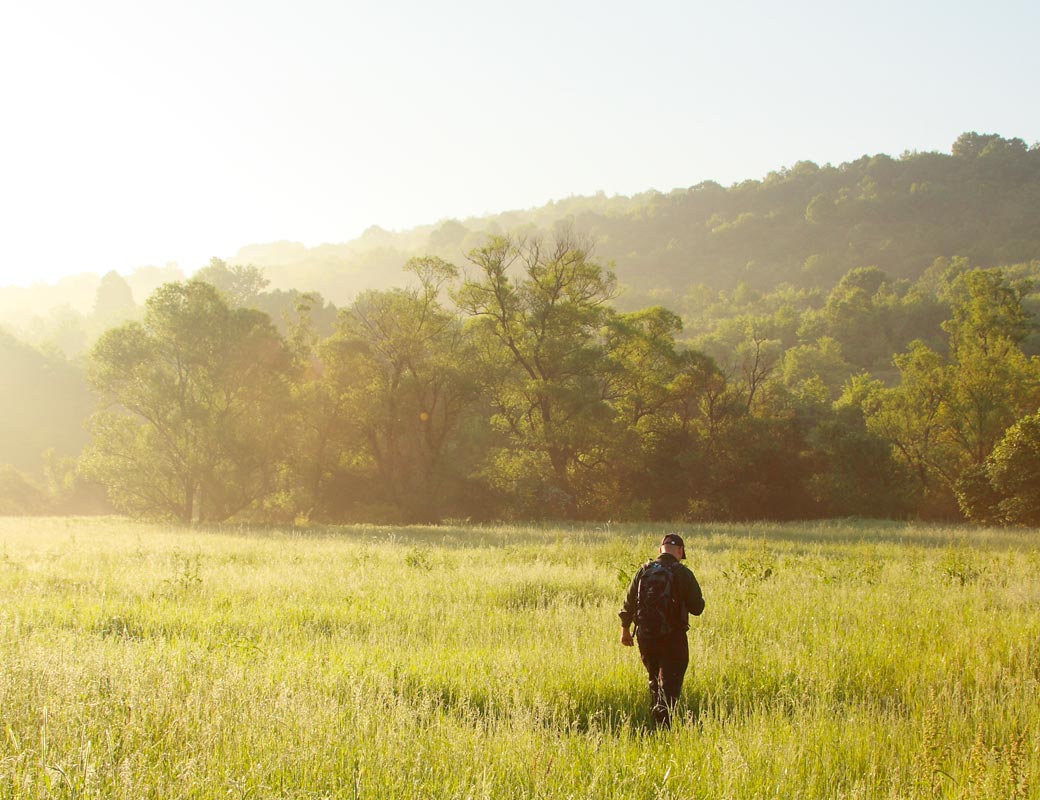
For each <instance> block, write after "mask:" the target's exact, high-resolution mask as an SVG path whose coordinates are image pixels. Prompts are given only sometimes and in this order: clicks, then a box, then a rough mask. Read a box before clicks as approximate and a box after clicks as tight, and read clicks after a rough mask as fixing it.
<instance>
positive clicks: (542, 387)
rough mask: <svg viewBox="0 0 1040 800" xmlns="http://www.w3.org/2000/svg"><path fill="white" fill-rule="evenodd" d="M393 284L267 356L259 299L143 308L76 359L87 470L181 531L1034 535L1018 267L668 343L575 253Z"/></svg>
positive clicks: (305, 315)
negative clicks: (899, 530) (303, 527)
mask: <svg viewBox="0 0 1040 800" xmlns="http://www.w3.org/2000/svg"><path fill="white" fill-rule="evenodd" d="M408 270H409V272H410V273H411V275H412V282H411V285H410V288H404V289H392V290H385V291H375V290H373V291H369V292H366V293H364V294H362V295H360V296H359V297H358V298H357V299H356V300H355V301H354V302H353V303H352V304H351V305H350V306H348V307H347V308H344V309H342V310H341V311H340V312H339V315H338V317H337V320H336V323H335V326H334V329H333V331H332V333H331V334H329V335H327V336H323V335H322V334H321V333H319V332H318V330H317V329H316V328H315V326H314V324H313V320H312V318H311V316H310V311H309V308H310V307H309V306H308V305H307V304H306V303H300V304H298V310H297V318H296V320H295V321H294V322H293V323H292V324H291V325H290V326H289V328H288V333H287V335H286V336H284V337H283V336H282V335H281V334H279V333H278V331H277V330H276V329H275V328H274V326H273V325H272V324H271V323H270V322H269V320H268V318H267V316H266V315H264V314H263V313H262V312H259V311H256V310H250V309H248V308H246V307H244V306H248V305H250V304H253V303H254V301H255V300H256V297H257V296H259V295H258V294H257V292H256V291H253V292H249V293H245V294H240V295H238V296H236V295H235V294H234V292H232V291H230V290H229V289H227V288H225V291H224V293H221V292H219V291H218V290H216V289H215V288H213V287H212V286H211V285H210V284H207V283H205V282H203V281H200V280H193V281H190V282H187V283H174V284H167V285H166V286H164V287H162V288H161V289H160V290H159V291H157V292H156V293H155V294H154V295H153V296H152V297H151V298H150V299H149V301H148V309H147V312H146V314H145V317H144V321H143V323H136V322H130V323H126V324H125V325H123V326H120V327H116V328H113V329H112V330H110V331H109V332H108V333H106V334H105V335H104V336H103V337H102V338H101V339H100V341H99V342H98V344H97V346H95V348H94V351H93V356H92V364H93V367H92V371H91V380H92V382H93V384H94V386H95V388H96V389H97V390H98V391H99V392H100V393H101V395H102V396H103V397H104V398H106V401H107V403H108V405H109V409H108V410H106V411H103V412H100V413H98V414H96V415H95V417H94V418H93V422H92V430H93V433H94V438H93V440H92V443H91V446H90V448H88V450H87V453H86V457H85V459H84V461H83V471H84V472H85V473H86V474H87V475H89V476H90V477H91V478H93V479H94V480H96V481H98V482H100V483H103V484H105V485H107V486H108V489H109V496H110V498H111V500H112V502H114V503H115V504H116V505H117V507H119V508H121V509H122V510H124V511H127V512H129V513H135V514H140V515H145V516H160V517H171V518H175V519H179V520H182V521H190V520H192V519H198V520H214V521H215V520H221V519H226V518H228V517H231V516H237V517H240V518H251V519H264V520H279V519H301V518H307V519H314V520H327V521H328V520H343V519H364V520H373V519H375V520H401V521H429V520H438V519H443V518H445V517H457V518H459V517H467V518H475V519H499V518H518V519H531V518H579V519H700V518H714V519H719V518H724V519H748V518H781V519H792V518H807V517H818V516H852V515H857V516H896V517H899V516H908V515H918V516H924V517H938V518H954V517H960V516H961V515H962V514H964V515H967V516H969V517H971V518H973V519H979V520H982V521H1005V522H1029V521H1031V520H1032V519H1033V516H1031V515H1035V510H1034V509H1033V505H1035V504H1034V503H1033V502H1032V501H1031V500H1030V497H1031V496H1032V494H1033V487H1034V478H1033V477H1031V476H1032V472H1029V469H1030V468H1031V467H1030V464H1031V461H1030V458H1033V459H1034V460H1035V455H1033V456H1030V455H1029V453H1030V452H1031V451H1029V449H1028V448H1029V446H1030V442H1034V440H1035V431H1034V430H1033V427H1030V425H1031V424H1032V423H1031V419H1030V415H1034V414H1035V413H1036V409H1037V408H1038V406H1040V359H1038V358H1037V357H1036V356H1033V355H1030V354H1029V353H1028V352H1027V349H1028V337H1029V334H1030V332H1031V331H1032V329H1033V318H1032V315H1031V314H1030V312H1029V311H1028V309H1027V307H1026V298H1027V297H1028V292H1029V289H1030V285H1031V284H1030V283H1029V281H1028V280H1027V278H1026V277H1025V276H1026V274H1027V273H1032V272H1035V271H1036V270H1035V268H1029V267H1023V268H1020V269H1017V270H1004V271H1002V270H992V269H990V270H983V269H972V268H971V267H970V265H968V264H967V262H965V261H964V260H963V259H961V260H957V261H953V262H938V263H937V264H936V265H934V267H933V269H932V270H930V271H929V273H928V274H927V275H926V276H925V278H924V279H923V280H922V281H918V282H916V283H914V284H910V283H908V282H906V281H902V282H900V281H893V280H892V279H890V278H889V277H888V276H887V275H886V274H885V273H884V272H882V271H881V270H878V269H876V268H870V269H857V270H852V271H850V272H849V273H848V274H847V275H845V276H844V277H843V278H842V280H841V281H839V283H838V285H837V286H836V287H835V288H834V289H833V290H832V291H831V292H830V293H829V294H828V295H827V296H826V298H824V297H822V296H820V295H818V294H815V293H805V292H797V291H793V290H790V289H786V288H784V289H781V290H779V291H777V292H773V293H770V294H766V295H762V294H758V293H756V292H754V290H752V289H750V288H743V289H741V290H740V291H738V292H735V293H733V295H726V294H725V293H723V294H721V295H718V296H716V298H715V300H714V301H713V302H712V303H710V304H706V305H704V315H703V316H702V317H701V318H700V320H696V319H695V320H693V321H692V322H693V324H692V325H691V326H690V327H689V328H688V329H687V331H686V334H687V336H688V337H689V338H688V339H687V340H685V341H684V340H682V339H681V337H682V335H683V330H684V328H683V322H682V320H681V318H680V317H679V316H677V315H676V314H675V313H673V312H672V311H669V310H667V309H665V308H662V307H659V306H658V307H648V308H644V309H641V310H638V311H631V312H622V311H619V310H617V309H616V308H615V307H613V306H612V305H611V304H610V301H611V299H612V298H613V297H614V295H615V293H616V291H617V289H616V283H615V278H614V275H613V273H612V271H611V270H609V269H607V268H606V267H604V266H603V265H602V264H601V263H600V262H598V261H597V260H595V259H594V258H593V257H592V256H591V253H590V249H589V247H588V245H587V242H584V241H583V240H582V239H581V238H580V237H578V236H576V235H575V234H573V233H567V232H562V233H560V234H559V235H558V236H557V237H555V238H554V239H552V240H546V239H539V238H533V237H527V238H525V237H513V238H506V237H494V238H491V239H489V240H488V241H487V242H486V243H485V244H484V245H483V246H482V247H479V248H476V249H474V250H472V251H471V252H470V253H469V255H468V258H467V265H466V269H465V270H464V271H463V270H460V269H459V268H457V267H456V266H454V265H452V264H450V263H448V262H446V261H443V260H442V259H440V258H437V257H433V256H431V257H426V258H419V259H413V260H412V261H410V262H409V263H408ZM232 272H234V271H229V272H227V273H226V274H224V278H227V277H228V275H230V274H231V273H232ZM237 274H238V276H239V278H243V279H244V278H256V276H255V275H253V276H249V275H248V274H246V273H245V272H243V271H242V270H239V271H238V272H237ZM926 284H930V285H931V289H930V290H928V289H927V286H926ZM893 351H895V358H894V366H895V369H894V370H893V369H892V366H891V364H892V360H891V354H892V352H893ZM886 356H887V358H886ZM1031 437H1032V438H1031ZM1034 444H1035V442H1034ZM1017 464H1023V465H1025V466H1023V467H1022V469H1023V470H1025V472H1021V470H1019V469H1018V468H1017V467H1015V466H1014V465H1017ZM1033 471H1034V472H1035V468H1033Z"/></svg>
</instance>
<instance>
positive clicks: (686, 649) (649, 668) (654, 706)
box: [638, 631, 690, 728]
mask: <svg viewBox="0 0 1040 800" xmlns="http://www.w3.org/2000/svg"><path fill="white" fill-rule="evenodd" d="M638 642H639V657H640V658H641V659H642V660H643V666H644V667H646V672H647V676H648V677H649V679H650V707H651V710H652V713H653V715H654V721H655V722H657V724H658V725H662V726H664V727H666V728H667V727H668V726H669V725H671V721H672V709H673V708H674V707H675V703H676V701H677V700H678V699H679V692H681V691H682V684H683V677H685V675H686V666H687V665H688V664H689V663H690V645H689V643H688V642H687V641H686V631H675V632H674V633H669V634H668V635H667V636H662V637H660V638H658V639H638Z"/></svg>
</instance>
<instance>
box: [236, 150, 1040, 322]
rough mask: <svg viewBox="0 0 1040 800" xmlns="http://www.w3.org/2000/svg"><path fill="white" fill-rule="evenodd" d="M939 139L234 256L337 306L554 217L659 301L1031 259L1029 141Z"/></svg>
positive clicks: (1038, 244)
mask: <svg viewBox="0 0 1040 800" xmlns="http://www.w3.org/2000/svg"><path fill="white" fill-rule="evenodd" d="M951 150H952V152H951V153H949V154H944V153H904V154H903V155H902V156H899V157H896V158H893V157H891V156H888V155H873V156H868V155H865V156H863V157H862V158H860V159H858V160H856V161H852V162H849V163H845V164H841V165H839V166H831V165H829V164H827V165H824V166H818V165H817V164H815V163H813V162H811V161H801V162H799V163H797V164H795V165H794V166H792V167H790V168H784V169H780V170H778V171H776V172H773V173H770V174H769V175H768V176H766V177H765V178H763V179H762V180H749V181H745V182H743V183H740V184H737V185H735V186H731V187H728V188H726V187H723V186H720V185H719V184H717V183H714V182H711V181H708V182H705V183H701V184H699V185H697V186H693V187H690V188H688V189H675V190H674V191H670V192H668V193H661V192H656V191H649V192H646V193H643V194H640V195H636V196H634V197H606V196H603V195H600V196H595V197H572V198H568V199H565V200H561V201H558V202H553V203H549V204H548V205H546V206H544V207H541V208H536V209H530V210H526V211H511V212H507V213H503V214H498V215H492V216H488V217H484V218H476V219H466V220H462V221H458V220H447V221H443V222H441V223H439V224H437V225H434V226H429V227H422V228H416V229H414V230H410V231H405V232H401V233H390V232H387V231H383V230H380V229H378V228H373V229H370V230H369V231H368V232H366V234H365V235H364V236H363V237H361V238H360V239H358V240H356V241H354V242H351V243H350V244H349V245H344V246H341V247H334V246H323V247H320V248H313V249H310V250H308V249H307V248H304V247H303V246H302V245H293V244H290V243H281V244H277V245H270V246H266V247H264V246H253V247H249V248H244V249H243V250H242V251H241V252H240V253H239V254H238V256H237V257H236V258H235V259H233V261H234V262H235V263H254V264H257V265H260V266H263V267H264V268H265V270H266V272H267V275H268V277H270V278H271V279H272V281H273V284H274V285H275V286H280V287H281V288H290V287H292V288H299V289H316V290H318V291H321V292H322V293H323V294H325V295H326V296H327V297H329V298H330V299H331V300H333V301H335V302H339V303H342V302H347V301H349V300H350V299H351V298H350V296H349V295H346V294H344V293H343V289H344V288H346V287H349V288H350V289H354V290H356V289H357V288H386V287H388V286H390V285H396V283H397V281H398V275H397V270H398V269H399V266H400V264H401V263H403V261H404V260H406V259H407V258H408V257H410V256H413V255H420V254H431V255H437V256H440V257H442V258H445V259H447V260H449V261H458V260H459V259H460V258H461V257H462V255H463V254H464V253H466V252H468V251H469V250H470V249H472V248H473V247H476V246H479V244H480V243H481V241H482V240H483V239H484V238H485V237H486V236H487V235H488V234H501V233H517V232H521V231H536V230H540V231H551V230H552V228H553V226H554V225H556V224H558V223H559V222H560V221H561V220H564V221H569V222H570V223H571V224H572V225H573V226H574V228H575V229H576V230H577V231H578V232H580V233H583V234H587V235H589V236H590V237H591V238H592V239H593V240H594V241H595V243H596V247H595V253H596V256H597V257H598V258H600V259H602V260H604V261H605V262H612V263H613V265H614V268H615V271H616V273H617V276H618V279H619V281H620V282H621V283H622V284H623V285H625V286H627V287H630V289H631V291H632V292H634V293H636V294H637V295H640V294H644V293H649V292H656V293H658V296H663V297H664V298H665V299H666V300H667V299H668V298H672V297H681V296H682V295H683V294H685V293H686V292H688V291H689V290H690V288H691V287H695V286H698V285H704V286H707V287H709V288H710V289H713V290H720V289H733V288H735V287H736V286H737V285H738V284H740V283H746V284H748V285H749V286H750V287H752V288H753V289H756V290H760V291H763V290H771V289H773V288H775V287H776V286H778V285H779V284H782V283H788V284H790V285H792V286H794V287H796V288H823V289H829V288H831V287H833V286H834V285H835V284H836V283H837V282H838V281H839V280H840V279H841V277H842V276H843V275H844V274H845V273H846V272H848V271H849V270H850V269H853V268H855V267H865V266H876V267H878V268H879V269H881V270H883V271H885V272H886V273H887V274H889V275H890V276H892V277H893V278H907V279H910V280H916V279H917V278H919V277H920V276H921V275H922V274H923V273H924V272H925V270H926V269H928V267H929V266H930V265H931V264H932V262H934V261H935V259H936V258H940V257H946V258H951V257H954V256H963V257H965V258H967V259H969V260H970V262H971V263H972V264H975V265H978V266H982V267H987V266H999V265H1003V264H1013V263H1019V262H1028V261H1030V260H1032V259H1035V258H1040V148H1037V147H1036V146H1033V147H1031V148H1030V147H1027V146H1026V144H1025V143H1024V142H1023V141H1022V140H1021V139H1005V138H1002V137H1001V136H999V135H980V134H976V133H965V134H963V135H962V136H961V137H959V138H958V139H957V141H956V142H954V143H953V146H952V148H951ZM661 293H663V295H662V294H661ZM623 302H626V303H627V304H629V305H635V304H638V300H631V299H630V300H627V301H626V300H624V299H623Z"/></svg>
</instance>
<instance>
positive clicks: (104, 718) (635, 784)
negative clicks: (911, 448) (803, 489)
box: [0, 519, 1040, 800]
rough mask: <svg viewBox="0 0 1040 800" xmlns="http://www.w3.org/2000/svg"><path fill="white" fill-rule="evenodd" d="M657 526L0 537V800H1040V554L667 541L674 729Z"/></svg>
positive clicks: (938, 531) (846, 531)
mask: <svg viewBox="0 0 1040 800" xmlns="http://www.w3.org/2000/svg"><path fill="white" fill-rule="evenodd" d="M664 530H665V529H664V528H661V527H658V526H638V525H631V526H586V527H578V526H574V527H561V526H557V527H536V526H530V527H487V528H481V527H465V526H460V527H452V526H442V527H412V528H377V527H350V528H320V529H307V530H249V529H233V528H226V529H212V530H192V529H185V528H177V527H160V526H148V525H140V524H134V523H129V522H126V521H123V520H117V519H71V520H66V519H50V520H24V519H0V596H2V597H3V604H2V607H0V710H2V720H0V798H73V797H75V798H87V797H91V798H127V799H128V800H129V798H135V799H136V798H164V799H166V798H229V797H231V798H234V797H237V798H275V797H278V798H326V797H328V798H362V797H365V798H420V797H422V798H425V797H429V798H514V797H518V798H657V797H660V798H673V797H674V798H691V797H692V798H698V797H782V798H799V797H821V798H823V797H826V798H832V797H863V798H902V797H933V796H936V797H950V798H968V797H994V798H997V797H999V798H1016V797H1038V796H1040V789H1038V786H1040V749H1038V748H1040V740H1038V734H1037V727H1038V724H1040V693H1038V681H1040V534H1038V533H1037V532H1036V531H1003V530H985V529H974V528H960V527H924V526H912V525H905V524H876V523H859V522H840V523H819V524H806V525H783V526H781V525H756V526H746V525H745V526H737V525H725V526H724V525H713V526H688V527H684V528H681V529H680V530H681V532H682V534H683V535H684V536H685V537H686V541H687V543H688V547H687V554H688V563H689V564H690V565H691V567H692V568H693V569H694V571H695V572H696V573H697V576H698V578H699V579H700V581H701V584H702V586H703V587H704V592H705V596H706V598H707V603H708V605H707V609H706V611H705V614H704V616H703V617H701V618H699V619H695V620H693V625H692V629H691V632H690V649H691V657H692V663H691V669H690V672H689V673H688V675H687V680H686V685H685V687H684V690H683V705H682V707H681V710H680V713H679V717H678V721H677V723H676V725H675V726H674V727H673V729H672V730H671V731H668V732H659V731H655V730H654V729H653V726H652V723H651V721H650V718H649V714H648V713H647V703H646V699H647V698H646V689H645V675H644V673H643V671H642V667H641V666H640V664H639V660H638V657H637V655H636V653H635V652H634V651H633V650H629V649H627V648H622V647H621V646H620V645H619V644H618V636H619V633H620V629H619V626H618V621H617V616H616V615H617V610H618V607H619V604H620V601H621V597H622V594H623V592H624V589H625V578H626V576H627V575H631V574H632V572H633V571H634V569H635V568H636V567H637V566H638V565H639V564H640V563H641V562H642V561H644V560H646V559H647V558H648V557H650V556H651V555H652V554H653V552H654V551H655V549H656V544H657V542H658V541H660V536H661V535H662V533H663V531H664Z"/></svg>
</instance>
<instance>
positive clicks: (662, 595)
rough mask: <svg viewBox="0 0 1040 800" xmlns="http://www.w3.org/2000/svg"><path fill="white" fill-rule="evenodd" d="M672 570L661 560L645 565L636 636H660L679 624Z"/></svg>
mask: <svg viewBox="0 0 1040 800" xmlns="http://www.w3.org/2000/svg"><path fill="white" fill-rule="evenodd" d="M674 583H675V579H674V576H673V575H672V570H671V568H670V567H668V566H667V565H665V564H662V563H661V562H660V561H651V562H650V563H648V564H647V565H646V566H645V567H643V571H642V574H641V575H640V576H639V589H638V590H637V594H636V635H637V636H640V637H642V638H644V639H658V638H660V637H661V636H665V635H667V634H669V633H671V632H672V631H674V630H675V629H676V627H677V617H678V616H679V614H678V608H677V603H676V598H675V591H674V588H673V586H674Z"/></svg>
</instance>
